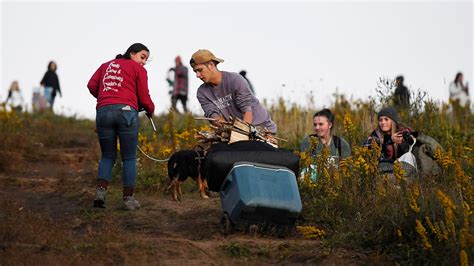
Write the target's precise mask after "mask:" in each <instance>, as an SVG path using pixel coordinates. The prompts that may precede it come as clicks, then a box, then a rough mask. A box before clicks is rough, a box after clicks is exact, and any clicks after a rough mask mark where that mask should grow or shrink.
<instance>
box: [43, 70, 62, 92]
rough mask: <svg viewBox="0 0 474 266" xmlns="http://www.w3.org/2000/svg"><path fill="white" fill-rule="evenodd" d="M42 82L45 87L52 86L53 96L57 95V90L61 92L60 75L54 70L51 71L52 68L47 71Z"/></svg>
mask: <svg viewBox="0 0 474 266" xmlns="http://www.w3.org/2000/svg"><path fill="white" fill-rule="evenodd" d="M40 84H41V85H43V86H44V87H52V88H53V92H52V94H53V97H54V96H56V92H59V94H61V88H60V87H59V79H58V75H56V72H54V71H51V70H48V71H46V73H45V74H44V77H43V79H42V80H41V82H40Z"/></svg>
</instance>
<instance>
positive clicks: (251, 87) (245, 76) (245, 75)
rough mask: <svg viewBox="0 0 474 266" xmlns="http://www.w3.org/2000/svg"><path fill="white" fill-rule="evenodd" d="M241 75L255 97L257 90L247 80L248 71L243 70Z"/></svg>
mask: <svg viewBox="0 0 474 266" xmlns="http://www.w3.org/2000/svg"><path fill="white" fill-rule="evenodd" d="M239 74H240V75H242V77H244V79H245V80H246V81H247V82H248V83H249V88H250V91H251V92H252V94H253V95H255V90H254V88H253V86H252V83H251V82H250V80H249V79H248V78H247V71H245V70H242V71H240V72H239Z"/></svg>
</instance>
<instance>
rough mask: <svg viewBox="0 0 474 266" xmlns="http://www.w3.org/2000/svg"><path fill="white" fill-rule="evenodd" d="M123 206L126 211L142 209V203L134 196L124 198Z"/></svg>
mask: <svg viewBox="0 0 474 266" xmlns="http://www.w3.org/2000/svg"><path fill="white" fill-rule="evenodd" d="M123 205H124V207H125V209H127V210H129V211H133V210H136V209H139V208H140V203H139V202H138V200H136V199H135V197H134V196H126V197H124V198H123Z"/></svg>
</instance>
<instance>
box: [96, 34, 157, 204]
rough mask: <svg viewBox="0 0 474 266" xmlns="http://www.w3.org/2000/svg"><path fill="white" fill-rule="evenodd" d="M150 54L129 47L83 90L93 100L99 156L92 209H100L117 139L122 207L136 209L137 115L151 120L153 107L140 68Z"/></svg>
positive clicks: (137, 45) (139, 47) (138, 46)
mask: <svg viewBox="0 0 474 266" xmlns="http://www.w3.org/2000/svg"><path fill="white" fill-rule="evenodd" d="M149 54H150V51H149V50H148V48H147V47H146V46H145V45H143V44H141V43H135V44H132V45H131V46H130V47H129V48H128V49H127V51H126V52H125V53H124V54H123V55H122V54H119V55H117V56H116V57H115V59H114V60H111V61H108V62H106V63H103V64H102V65H101V66H100V67H99V68H98V69H97V71H96V72H95V73H94V74H93V75H92V77H91V79H90V80H89V83H88V84H87V87H88V88H89V91H90V93H91V94H92V95H93V96H94V97H95V98H97V107H96V109H97V115H96V127H97V135H98V138H99V143H100V149H101V152H102V156H101V159H100V162H99V169H98V175H97V188H96V197H95V199H94V205H93V206H94V207H99V208H104V207H105V205H104V204H105V197H106V191H107V186H108V184H109V182H110V181H111V179H112V168H113V166H114V164H115V161H116V159H117V137H118V139H119V141H120V155H121V158H122V162H123V177H122V179H123V203H124V207H125V208H126V209H128V210H135V209H137V208H140V203H139V202H138V201H137V200H136V199H135V197H134V192H135V178H136V153H137V144H138V111H140V110H142V109H144V110H145V111H146V115H147V116H148V117H152V115H153V112H154V111H155V105H154V103H153V101H152V100H151V98H150V94H149V91H148V76H147V71H146V69H145V68H144V65H145V63H146V61H147V60H148V57H149Z"/></svg>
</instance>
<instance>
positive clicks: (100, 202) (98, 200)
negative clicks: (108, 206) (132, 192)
mask: <svg viewBox="0 0 474 266" xmlns="http://www.w3.org/2000/svg"><path fill="white" fill-rule="evenodd" d="M106 194H107V189H106V188H104V187H97V189H96V190H95V199H94V208H105V196H106Z"/></svg>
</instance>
